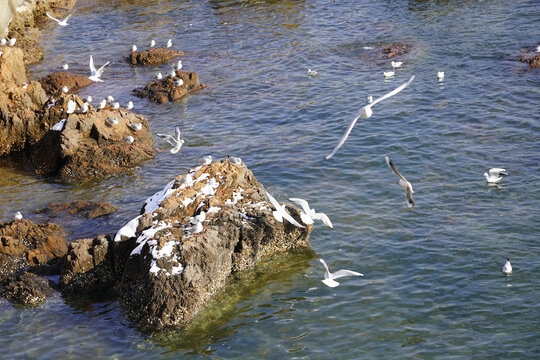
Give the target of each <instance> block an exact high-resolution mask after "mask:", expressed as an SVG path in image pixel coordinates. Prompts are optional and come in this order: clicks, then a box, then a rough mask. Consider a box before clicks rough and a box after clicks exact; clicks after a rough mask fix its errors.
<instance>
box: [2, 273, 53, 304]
mask: <svg viewBox="0 0 540 360" xmlns="http://www.w3.org/2000/svg"><path fill="white" fill-rule="evenodd" d="M1 285H2V289H1V290H0V295H2V296H3V297H5V298H6V299H8V300H10V301H12V302H13V303H15V304H17V305H22V306H28V307H36V306H39V305H41V304H42V303H43V302H44V301H45V299H46V297H47V295H50V294H52V293H53V291H54V289H53V287H52V286H51V285H52V284H51V281H49V280H47V279H44V278H42V277H39V276H37V275H35V274H32V273H29V272H24V273H22V274H17V275H14V276H10V277H8V278H6V279H4V280H3V281H2V283H1Z"/></svg>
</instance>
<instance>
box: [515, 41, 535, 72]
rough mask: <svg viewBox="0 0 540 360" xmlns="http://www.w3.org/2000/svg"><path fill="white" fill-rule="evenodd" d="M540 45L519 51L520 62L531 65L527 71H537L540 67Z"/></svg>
mask: <svg viewBox="0 0 540 360" xmlns="http://www.w3.org/2000/svg"><path fill="white" fill-rule="evenodd" d="M538 48H540V43H536V44H534V45H532V46H530V47H529V46H526V47H523V48H521V49H520V50H519V52H520V55H519V61H521V62H522V63H525V64H529V66H528V67H527V70H532V69H537V68H539V67H540V54H539V53H538V51H537V50H538Z"/></svg>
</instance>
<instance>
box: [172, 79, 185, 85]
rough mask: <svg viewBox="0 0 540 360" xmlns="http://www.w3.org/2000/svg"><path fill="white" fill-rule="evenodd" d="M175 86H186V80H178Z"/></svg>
mask: <svg viewBox="0 0 540 360" xmlns="http://www.w3.org/2000/svg"><path fill="white" fill-rule="evenodd" d="M174 85H175V86H182V85H184V80H182V79H178V80H176V81H175V82H174Z"/></svg>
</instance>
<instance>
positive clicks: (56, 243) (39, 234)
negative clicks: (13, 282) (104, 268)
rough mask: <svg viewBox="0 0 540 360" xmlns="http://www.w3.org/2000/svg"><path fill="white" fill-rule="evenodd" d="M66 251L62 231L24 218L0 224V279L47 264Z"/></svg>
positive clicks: (54, 225) (51, 225) (59, 228)
mask: <svg viewBox="0 0 540 360" xmlns="http://www.w3.org/2000/svg"><path fill="white" fill-rule="evenodd" d="M66 251H67V244H66V239H65V234H64V230H62V228H61V227H60V226H58V225H56V224H34V223H33V222H32V221H30V220H27V219H22V220H15V221H11V222H7V223H2V224H0V279H1V278H3V277H5V276H7V275H9V274H11V273H13V272H15V271H19V270H21V269H25V268H27V267H29V266H37V265H41V264H46V263H48V262H50V261H51V260H54V259H56V258H59V257H62V256H64V255H65V253H66Z"/></svg>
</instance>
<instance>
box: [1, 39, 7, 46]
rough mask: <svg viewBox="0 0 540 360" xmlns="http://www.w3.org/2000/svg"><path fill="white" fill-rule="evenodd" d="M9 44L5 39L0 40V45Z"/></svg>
mask: <svg viewBox="0 0 540 360" xmlns="http://www.w3.org/2000/svg"><path fill="white" fill-rule="evenodd" d="M6 44H7V40H6V39H5V38H2V39H0V45H2V46H4V45H6Z"/></svg>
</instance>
